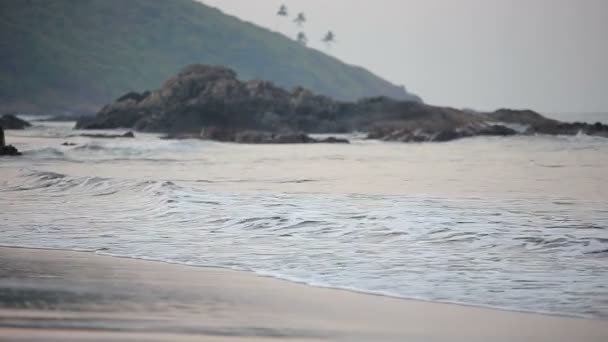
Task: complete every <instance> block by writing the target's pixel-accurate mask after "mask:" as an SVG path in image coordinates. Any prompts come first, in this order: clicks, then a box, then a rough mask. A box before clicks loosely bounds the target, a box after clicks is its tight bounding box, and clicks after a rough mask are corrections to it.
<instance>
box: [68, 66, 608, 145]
mask: <svg viewBox="0 0 608 342" xmlns="http://www.w3.org/2000/svg"><path fill="white" fill-rule="evenodd" d="M517 125H519V126H522V127H525V129H524V130H522V131H516V130H515V129H513V128H512V126H517ZM120 127H122V128H131V129H135V130H139V131H153V132H165V133H169V136H170V137H178V138H179V137H188V136H192V135H194V136H197V135H198V134H199V132H201V130H202V129H206V130H207V131H204V132H203V138H205V139H212V140H217V141H230V142H243V143H267V142H268V143H281V142H307V141H305V140H306V138H304V137H303V136H302V135H301V134H300V133H298V132H306V133H345V132H353V131H361V132H368V133H369V138H371V139H382V140H387V141H403V142H420V141H450V140H454V139H460V138H465V137H471V136H478V135H491V136H508V135H514V134H524V133H527V134H537V133H540V134H578V133H585V134H592V135H603V136H607V135H608V129H607V127H606V126H605V125H602V124H596V125H588V124H580V123H573V124H569V123H562V122H559V121H556V120H552V119H548V118H545V117H543V116H542V115H540V114H538V113H536V112H533V111H529V110H525V111H516V110H508V109H501V110H498V111H496V112H492V113H479V112H474V111H463V110H458V109H454V108H449V107H437V106H430V105H426V104H423V103H420V102H408V101H397V100H393V99H390V98H386V97H375V98H369V99H363V100H360V101H358V102H343V101H336V100H333V99H331V98H328V97H325V96H319V95H315V94H313V93H312V92H310V91H309V90H307V89H304V88H301V87H298V88H295V89H294V90H292V91H287V90H285V89H282V88H280V87H277V86H275V85H274V84H272V83H271V82H267V81H257V80H254V81H241V80H239V79H238V78H237V75H236V73H235V72H234V71H233V70H230V69H228V68H224V67H219V66H207V65H191V66H189V67H186V68H184V69H183V70H182V71H181V72H180V73H179V74H178V75H177V76H176V77H174V78H171V79H170V80H168V81H166V82H165V84H163V86H162V87H161V88H160V89H158V90H155V91H152V92H144V93H141V94H139V93H134V92H131V93H128V94H126V95H124V96H122V97H120V98H119V99H117V100H116V101H115V102H114V103H112V104H109V105H107V106H105V107H104V108H103V109H102V110H101V111H100V112H99V113H98V114H97V116H96V117H94V118H90V119H86V120H81V121H79V122H78V124H77V128H84V129H105V128H120ZM261 132H263V133H261ZM300 140H302V141H300Z"/></svg>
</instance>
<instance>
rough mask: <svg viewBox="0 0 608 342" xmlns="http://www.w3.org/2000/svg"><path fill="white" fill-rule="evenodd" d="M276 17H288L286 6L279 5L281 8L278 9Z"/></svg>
mask: <svg viewBox="0 0 608 342" xmlns="http://www.w3.org/2000/svg"><path fill="white" fill-rule="evenodd" d="M277 15H278V16H280V17H287V16H289V10H288V9H287V6H285V5H281V7H279V11H278V12H277Z"/></svg>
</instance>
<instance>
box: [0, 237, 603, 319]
mask: <svg viewBox="0 0 608 342" xmlns="http://www.w3.org/2000/svg"><path fill="white" fill-rule="evenodd" d="M4 248H7V249H31V250H42V251H47V250H48V251H59V252H69V253H86V254H92V255H97V256H102V257H109V258H118V259H128V260H136V261H144V262H153V263H161V264H167V265H177V266H185V267H192V268H201V269H203V270H204V269H217V270H225V271H228V272H244V273H249V274H251V275H252V276H256V277H261V278H268V279H274V280H277V281H284V282H288V283H291V284H298V285H305V286H309V287H313V288H318V289H327V290H337V291H346V292H350V293H353V294H360V295H366V296H377V297H383V298H392V299H398V300H405V301H414V302H421V303H429V304H443V305H456V306H462V307H464V308H473V309H485V310H494V311H504V312H510V313H521V314H532V315H542V316H550V317H558V318H570V319H583V320H585V319H590V320H596V321H606V322H608V317H593V316H586V315H582V314H571V313H560V312H549V311H532V310H525V309H517V308H510V307H503V306H492V305H483V304H474V303H465V302H457V301H449V300H446V301H441V300H432V299H425V298H417V297H406V296H401V295H398V294H391V293H382V292H374V291H371V290H365V289H358V288H354V287H341V286H332V285H324V284H320V283H313V282H310V281H306V280H304V279H295V278H289V277H283V276H280V275H273V274H270V273H265V272H264V271H255V270H246V269H239V268H230V267H223V266H213V265H198V264H188V263H185V262H179V261H169V260H161V259H155V258H149V257H133V256H123V255H118V254H111V253H105V252H104V251H103V250H94V249H91V250H87V249H81V250H79V249H65V248H53V247H32V246H8V245H2V244H0V249H4Z"/></svg>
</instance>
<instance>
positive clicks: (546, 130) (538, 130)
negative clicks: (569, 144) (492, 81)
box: [487, 109, 608, 137]
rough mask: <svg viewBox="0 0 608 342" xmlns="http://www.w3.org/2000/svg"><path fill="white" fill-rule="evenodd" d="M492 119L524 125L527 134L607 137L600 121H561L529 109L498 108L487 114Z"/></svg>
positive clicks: (606, 130)
mask: <svg viewBox="0 0 608 342" xmlns="http://www.w3.org/2000/svg"><path fill="white" fill-rule="evenodd" d="M487 115H488V117H490V118H491V119H493V120H496V121H500V122H505V123H514V124H520V125H526V126H527V129H526V133H527V134H549V135H576V134H587V135H594V136H602V137H608V125H604V124H602V123H600V122H597V123H595V124H588V123H584V122H561V121H557V120H553V119H549V118H546V117H544V116H542V115H540V114H538V113H536V112H534V111H531V110H512V109H499V110H497V111H495V112H493V113H489V114H487Z"/></svg>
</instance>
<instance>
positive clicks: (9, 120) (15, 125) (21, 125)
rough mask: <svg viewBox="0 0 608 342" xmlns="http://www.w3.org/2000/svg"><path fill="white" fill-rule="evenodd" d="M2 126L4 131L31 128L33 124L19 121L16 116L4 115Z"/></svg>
mask: <svg viewBox="0 0 608 342" xmlns="http://www.w3.org/2000/svg"><path fill="white" fill-rule="evenodd" d="M0 126H2V127H3V128H4V129H25V128H26V127H30V126H31V124H30V123H29V122H27V121H25V120H21V119H19V118H18V117H17V116H16V115H15V114H4V115H2V117H0Z"/></svg>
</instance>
